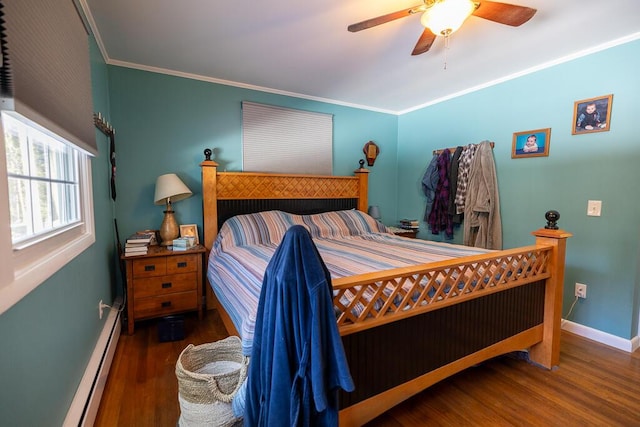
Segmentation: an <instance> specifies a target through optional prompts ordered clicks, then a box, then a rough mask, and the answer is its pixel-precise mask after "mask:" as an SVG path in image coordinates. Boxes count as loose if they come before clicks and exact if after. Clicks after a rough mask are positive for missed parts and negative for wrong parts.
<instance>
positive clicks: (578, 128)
mask: <svg viewBox="0 0 640 427" xmlns="http://www.w3.org/2000/svg"><path fill="white" fill-rule="evenodd" d="M612 101H613V95H604V96H599V97H596V98H589V99H583V100H581V101H576V102H575V103H574V105H573V125H572V126H571V129H572V130H571V134H572V135H582V134H585V133H593V132H605V131H608V130H609V124H610V121H611V102H612Z"/></svg>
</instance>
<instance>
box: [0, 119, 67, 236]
mask: <svg viewBox="0 0 640 427" xmlns="http://www.w3.org/2000/svg"><path fill="white" fill-rule="evenodd" d="M2 120H3V122H4V137H5V149H6V156H7V177H8V184H9V210H10V213H11V241H12V243H13V246H14V248H16V247H17V248H19V247H20V243H25V242H26V243H29V242H32V241H34V240H36V241H37V239H39V238H43V237H46V236H49V235H51V234H53V233H56V232H59V231H60V230H63V229H65V228H66V227H70V226H74V225H77V224H79V223H80V200H79V187H80V185H79V184H80V183H79V178H78V156H79V152H78V150H76V149H75V148H73V147H72V146H71V145H69V144H67V143H65V142H63V141H61V140H60V139H57V138H55V137H53V136H51V135H47V134H45V133H43V132H41V131H39V130H37V129H35V128H33V127H31V126H28V125H26V124H25V123H23V122H21V121H19V120H16V119H14V118H13V117H11V116H10V115H8V114H7V113H3V115H2Z"/></svg>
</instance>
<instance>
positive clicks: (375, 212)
mask: <svg viewBox="0 0 640 427" xmlns="http://www.w3.org/2000/svg"><path fill="white" fill-rule="evenodd" d="M367 213H368V214H369V216H370V217H372V218H373V219H375V220H376V221H380V219H382V214H381V213H380V208H379V207H378V206H369V210H368V212H367Z"/></svg>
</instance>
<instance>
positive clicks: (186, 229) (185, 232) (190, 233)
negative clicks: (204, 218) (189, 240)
mask: <svg viewBox="0 0 640 427" xmlns="http://www.w3.org/2000/svg"><path fill="white" fill-rule="evenodd" d="M180 237H193V238H194V239H195V241H194V244H196V245H199V244H200V239H198V226H197V224H185V225H181V226H180Z"/></svg>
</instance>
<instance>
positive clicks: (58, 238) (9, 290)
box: [0, 120, 95, 315]
mask: <svg viewBox="0 0 640 427" xmlns="http://www.w3.org/2000/svg"><path fill="white" fill-rule="evenodd" d="M0 140H1V141H2V147H1V149H0V200H2V201H4V203H0V230H1V231H0V259H2V260H3V262H1V263H0V315H1V314H2V313H4V312H5V311H7V310H8V309H9V308H11V307H12V306H13V305H14V304H16V303H17V302H18V301H20V300H21V299H22V298H24V297H25V296H26V295H27V294H29V293H30V292H31V291H33V290H34V289H36V288H37V287H38V286H39V285H40V284H42V283H43V282H44V281H46V280H47V279H48V278H50V277H51V276H52V275H53V274H54V273H56V272H57V271H59V270H60V269H62V268H63V267H64V266H65V265H67V264H68V263H69V262H70V261H71V260H73V259H74V258H75V257H77V256H78V255H80V254H81V253H82V252H84V251H85V250H86V249H87V248H89V247H90V246H91V245H92V244H93V243H94V242H95V220H94V212H93V183H92V178H91V156H90V155H89V154H88V153H87V152H85V151H84V150H81V149H79V151H80V156H79V159H78V177H79V181H80V191H79V193H80V223H79V224H78V225H76V226H73V227H69V228H68V229H64V230H63V231H61V232H59V233H54V234H52V235H51V236H49V237H47V238H44V239H42V240H40V241H38V242H36V243H33V244H31V245H28V246H26V247H20V249H15V248H14V247H13V244H12V241H11V215H10V210H9V202H8V201H9V190H8V179H7V159H6V149H5V146H4V143H5V142H4V128H3V126H2V121H1V120H0ZM76 148H77V147H76Z"/></svg>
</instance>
